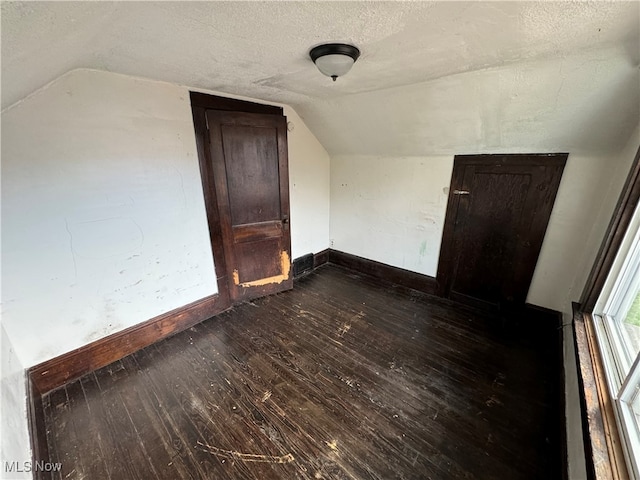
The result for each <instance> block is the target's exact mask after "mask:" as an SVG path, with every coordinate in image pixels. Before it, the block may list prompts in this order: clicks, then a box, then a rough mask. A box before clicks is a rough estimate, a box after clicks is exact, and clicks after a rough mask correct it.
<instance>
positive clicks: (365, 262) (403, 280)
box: [328, 249, 436, 295]
mask: <svg viewBox="0 0 640 480" xmlns="http://www.w3.org/2000/svg"><path fill="white" fill-rule="evenodd" d="M328 256H329V262H330V263H333V264H335V265H340V266H342V267H347V268H350V269H352V270H356V271H358V272H361V273H366V274H368V275H371V276H373V277H377V278H382V279H384V280H388V281H390V282H393V283H396V284H398V285H402V286H403V287H407V288H412V289H414V290H418V291H420V292H424V293H428V294H430V295H434V294H435V291H436V279H435V278H433V277H430V276H429V275H423V274H421V273H416V272H411V271H409V270H405V269H403V268H398V267H392V266H391V265H386V264H384V263H380V262H376V261H374V260H369V259H367V258H363V257H358V256H356V255H351V254H350V253H345V252H340V251H338V250H332V249H330V250H329V255H328Z"/></svg>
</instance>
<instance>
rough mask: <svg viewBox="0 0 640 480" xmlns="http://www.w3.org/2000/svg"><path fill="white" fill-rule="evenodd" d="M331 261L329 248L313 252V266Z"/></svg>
mask: <svg viewBox="0 0 640 480" xmlns="http://www.w3.org/2000/svg"><path fill="white" fill-rule="evenodd" d="M325 263H329V249H328V248H327V249H326V250H322V251H321V252H318V253H314V254H313V268H318V267H319V266H321V265H324V264H325Z"/></svg>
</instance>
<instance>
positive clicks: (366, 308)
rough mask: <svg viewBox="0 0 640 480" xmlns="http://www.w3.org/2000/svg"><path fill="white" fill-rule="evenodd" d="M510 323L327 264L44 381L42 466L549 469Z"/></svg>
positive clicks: (541, 387) (542, 356)
mask: <svg viewBox="0 0 640 480" xmlns="http://www.w3.org/2000/svg"><path fill="white" fill-rule="evenodd" d="M521 323H522V322H518V321H517V319H507V320H504V319H502V320H499V319H494V318H492V317H490V316H487V315H483V314H479V313H477V312H473V311H471V310H468V309H463V308H459V307H456V306H453V305H452V304H449V303H447V302H444V301H441V300H436V299H433V298H431V297H429V296H427V295H423V294H420V293H417V292H414V291H411V290H408V289H404V288H401V287H397V286H394V285H391V284H388V283H385V282H383V281H380V280H376V279H372V278H370V277H367V276H363V275H359V274H356V273H354V272H351V271H349V270H345V269H342V268H340V267H336V266H333V265H326V266H324V267H321V268H319V269H317V270H316V271H315V272H313V273H311V274H309V275H308V276H306V277H304V278H302V279H300V280H299V281H297V282H296V285H295V288H294V290H293V291H291V292H287V293H283V294H279V295H275V296H271V297H268V298H263V299H260V300H257V301H254V302H252V303H246V304H243V305H241V306H238V307H236V308H234V309H233V310H231V311H229V312H226V313H224V314H222V315H219V316H218V317H215V318H213V319H210V320H208V321H206V322H204V323H202V324H200V325H198V326H196V327H194V328H192V329H190V330H188V331H185V332H182V333H181V334H178V335H176V336H174V337H172V338H169V339H167V340H164V341H162V342H160V343H158V344H156V345H153V346H151V347H148V348H146V349H144V350H142V351H140V352H138V353H135V354H133V355H131V356H129V357H127V358H125V359H124V360H122V361H119V362H116V363H115V364H112V365H110V366H108V367H105V368H103V369H101V370H99V371H96V372H95V373H93V374H90V375H87V376H85V377H84V378H82V379H80V380H78V381H75V382H73V383H71V384H69V385H67V386H66V387H64V388H61V389H58V390H56V391H54V392H52V393H50V394H49V395H47V396H46V397H45V398H44V407H45V416H46V425H47V431H48V442H49V448H50V451H51V454H52V461H55V462H58V461H59V462H62V464H63V467H62V471H61V473H60V474H59V475H58V476H56V477H55V478H64V479H114V480H121V479H147V478H162V479H171V480H176V479H260V480H264V479H297V478H300V479H385V480H386V479H458V478H465V479H499V480H516V479H542V478H544V479H553V478H561V474H560V468H561V467H560V462H559V458H560V449H559V445H558V439H557V438H556V436H555V435H554V432H557V431H559V424H558V421H559V418H560V417H559V415H558V408H557V405H556V403H557V402H556V400H557V399H558V393H557V390H556V388H557V384H556V382H557V374H556V372H557V371H558V368H559V365H558V364H557V350H556V349H557V343H556V338H555V337H554V333H553V332H554V329H553V328H546V329H545V328H542V327H540V328H538V327H536V328H530V327H526V328H524V329H523V328H522V325H520V324H521ZM539 325H546V324H545V322H544V321H542V320H540V321H539V322H538V326H539Z"/></svg>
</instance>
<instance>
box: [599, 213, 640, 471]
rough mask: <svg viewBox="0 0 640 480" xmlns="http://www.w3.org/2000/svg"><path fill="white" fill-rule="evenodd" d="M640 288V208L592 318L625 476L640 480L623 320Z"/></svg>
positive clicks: (639, 441)
mask: <svg viewBox="0 0 640 480" xmlns="http://www.w3.org/2000/svg"><path fill="white" fill-rule="evenodd" d="M638 285H640V208H636V211H635V212H634V215H633V218H632V220H631V222H630V224H629V228H628V229H627V232H626V234H625V236H624V239H623V241H622V244H621V245H620V249H619V250H618V254H617V256H616V259H615V261H614V263H613V266H612V268H611V271H610V273H609V276H608V278H607V280H606V282H605V286H604V288H603V290H602V294H601V295H600V298H599V299H598V301H597V302H596V305H595V308H594V314H593V320H594V326H595V332H596V337H597V340H598V342H597V343H598V346H599V350H600V353H601V356H602V363H603V367H604V370H605V376H606V379H607V386H608V388H609V394H610V395H611V398H612V399H613V402H612V403H613V410H614V413H615V417H616V423H617V426H618V431H619V432H620V438H621V441H622V449H623V452H624V455H625V459H626V461H627V465H628V467H629V474H630V475H631V477H632V478H633V479H635V480H640V425H639V423H640V422H638V420H637V419H636V416H635V414H634V412H633V402H634V401H635V400H636V397H637V396H638V394H639V392H640V354H638V355H636V354H635V352H634V351H633V350H632V348H631V346H630V345H629V343H628V341H627V336H628V335H627V333H626V332H625V331H624V328H625V327H624V326H623V325H622V324H621V322H620V321H618V320H617V319H620V318H624V317H625V316H626V315H627V313H628V311H629V308H630V307H631V303H632V302H633V299H634V293H635V292H636V291H637V288H638Z"/></svg>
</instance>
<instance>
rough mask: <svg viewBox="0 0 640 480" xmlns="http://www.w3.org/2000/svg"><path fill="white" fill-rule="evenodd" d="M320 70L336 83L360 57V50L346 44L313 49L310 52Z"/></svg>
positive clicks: (332, 44)
mask: <svg viewBox="0 0 640 480" xmlns="http://www.w3.org/2000/svg"><path fill="white" fill-rule="evenodd" d="M309 56H310V57H311V60H313V63H315V64H316V67H318V70H320V72H322V73H323V74H324V75H326V76H327V77H331V78H333V81H334V82H335V81H336V79H337V78H338V77H341V76H342V75H345V74H346V73H347V72H348V71H349V70H351V67H352V66H353V64H354V63H356V60H357V59H358V57H359V56H360V50H358V49H357V48H356V47H354V46H353V45H347V44H346V43H325V44H324V45H318V46H317V47H313V48H312V49H311V51H310V52H309Z"/></svg>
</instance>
